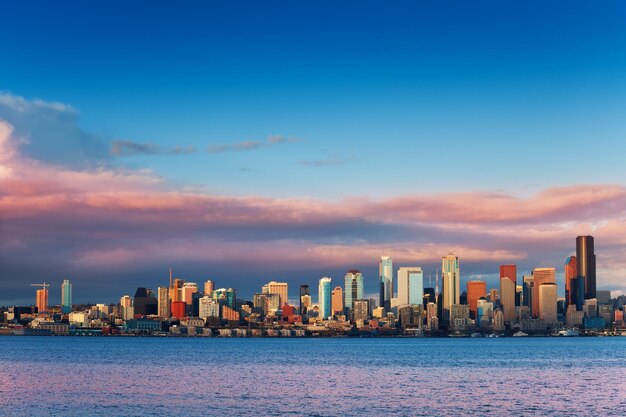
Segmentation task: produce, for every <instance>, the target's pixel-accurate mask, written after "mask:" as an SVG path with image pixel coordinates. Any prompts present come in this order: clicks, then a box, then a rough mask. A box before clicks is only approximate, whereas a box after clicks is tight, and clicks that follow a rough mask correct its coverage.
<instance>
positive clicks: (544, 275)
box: [531, 268, 556, 318]
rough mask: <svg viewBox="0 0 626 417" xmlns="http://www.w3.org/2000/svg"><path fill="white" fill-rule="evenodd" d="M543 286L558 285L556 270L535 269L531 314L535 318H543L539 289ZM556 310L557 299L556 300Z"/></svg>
mask: <svg viewBox="0 0 626 417" xmlns="http://www.w3.org/2000/svg"><path fill="white" fill-rule="evenodd" d="M543 284H556V270H555V269H554V268H535V269H533V291H532V306H531V312H532V315H533V317H535V318H540V317H541V303H540V301H539V287H541V285H543ZM554 304H555V308H556V298H555V299H554Z"/></svg>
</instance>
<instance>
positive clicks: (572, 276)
mask: <svg viewBox="0 0 626 417" xmlns="http://www.w3.org/2000/svg"><path fill="white" fill-rule="evenodd" d="M576 277H578V266H577V263H576V256H569V257H568V258H567V259H566V260H565V266H564V279H565V303H566V304H567V305H568V306H569V305H571V304H573V305H576V300H577V298H578V295H577V294H576Z"/></svg>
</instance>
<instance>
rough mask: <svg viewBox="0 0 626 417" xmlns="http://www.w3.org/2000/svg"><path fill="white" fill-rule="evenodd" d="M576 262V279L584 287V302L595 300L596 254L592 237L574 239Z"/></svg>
mask: <svg viewBox="0 0 626 417" xmlns="http://www.w3.org/2000/svg"><path fill="white" fill-rule="evenodd" d="M576 262H577V264H578V265H577V266H578V277H579V278H581V279H582V281H583V283H584V286H585V300H589V299H591V298H596V254H595V252H594V249H593V236H578V237H577V238H576Z"/></svg>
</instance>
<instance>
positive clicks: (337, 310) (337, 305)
mask: <svg viewBox="0 0 626 417" xmlns="http://www.w3.org/2000/svg"><path fill="white" fill-rule="evenodd" d="M331 299H332V301H331V305H332V308H331V310H332V315H333V316H334V315H341V314H343V289H342V288H341V287H340V286H336V287H335V288H333V291H332V295H331Z"/></svg>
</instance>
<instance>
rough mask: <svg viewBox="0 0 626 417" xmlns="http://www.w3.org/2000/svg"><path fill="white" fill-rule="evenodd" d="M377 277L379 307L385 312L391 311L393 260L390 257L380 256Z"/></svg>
mask: <svg viewBox="0 0 626 417" xmlns="http://www.w3.org/2000/svg"><path fill="white" fill-rule="evenodd" d="M378 276H379V282H380V306H381V307H383V308H384V309H385V311H386V312H389V311H391V299H392V298H393V260H392V259H391V257H390V256H382V257H381V258H380V263H379V264H378Z"/></svg>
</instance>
